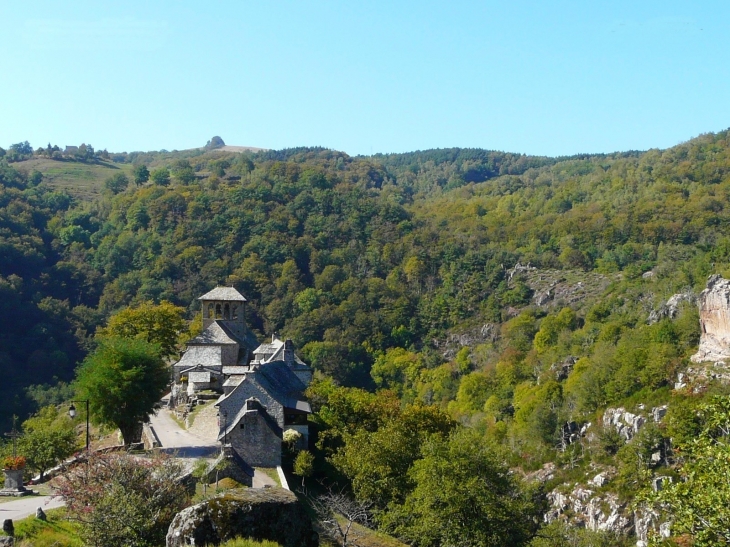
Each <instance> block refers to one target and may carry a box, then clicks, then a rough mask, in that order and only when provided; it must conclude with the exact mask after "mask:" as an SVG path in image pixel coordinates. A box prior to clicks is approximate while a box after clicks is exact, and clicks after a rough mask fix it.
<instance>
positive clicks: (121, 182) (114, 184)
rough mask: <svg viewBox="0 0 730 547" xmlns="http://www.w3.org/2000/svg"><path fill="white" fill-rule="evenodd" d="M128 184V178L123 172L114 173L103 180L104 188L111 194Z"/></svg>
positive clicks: (118, 191) (123, 188) (124, 188)
mask: <svg viewBox="0 0 730 547" xmlns="http://www.w3.org/2000/svg"><path fill="white" fill-rule="evenodd" d="M127 186H129V179H128V178H127V175H125V174H124V173H115V174H114V175H112V176H110V177H109V178H107V179H106V180H105V181H104V188H106V189H107V190H109V191H111V193H112V194H118V193H120V192H123V191H124V190H126V188H127Z"/></svg>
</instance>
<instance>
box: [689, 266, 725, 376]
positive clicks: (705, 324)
mask: <svg viewBox="0 0 730 547" xmlns="http://www.w3.org/2000/svg"><path fill="white" fill-rule="evenodd" d="M699 308H700V330H701V331H702V335H701V337H700V346H699V348H698V350H697V353H696V354H694V355H693V356H692V361H694V362H695V363H701V362H704V361H724V360H725V359H728V358H730V280H727V279H724V278H723V277H722V276H720V275H711V276H710V277H709V279H708V280H707V288H705V290H704V291H702V292H701V293H700V297H699Z"/></svg>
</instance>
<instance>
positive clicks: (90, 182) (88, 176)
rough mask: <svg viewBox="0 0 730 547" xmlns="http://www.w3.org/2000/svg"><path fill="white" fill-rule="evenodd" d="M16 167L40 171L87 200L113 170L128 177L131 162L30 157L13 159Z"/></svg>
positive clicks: (55, 184) (52, 183) (48, 180)
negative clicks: (87, 161)
mask: <svg viewBox="0 0 730 547" xmlns="http://www.w3.org/2000/svg"><path fill="white" fill-rule="evenodd" d="M12 166H13V167H14V168H15V169H17V170H18V171H22V172H24V173H30V172H32V171H38V172H40V173H42V174H43V180H44V182H46V183H48V184H49V185H50V186H52V187H54V188H57V189H59V190H66V191H67V192H68V193H69V194H71V195H72V196H74V197H77V198H79V199H82V200H90V199H93V198H95V197H97V196H99V195H100V194H101V189H102V188H103V187H104V181H105V180H106V179H107V178H109V177H110V176H111V175H114V174H115V173H119V172H123V173H125V174H126V175H127V176H128V177H129V178H130V180H131V178H132V165H127V164H119V163H112V162H99V163H81V162H77V161H59V160H51V159H47V158H33V159H30V160H27V161H21V162H17V163H13V164H12Z"/></svg>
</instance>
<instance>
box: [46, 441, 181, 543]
mask: <svg viewBox="0 0 730 547" xmlns="http://www.w3.org/2000/svg"><path fill="white" fill-rule="evenodd" d="M182 474H183V466H182V464H180V463H179V462H177V461H176V460H175V459H173V458H171V457H169V456H166V455H164V454H158V455H155V456H152V457H151V458H138V457H134V456H132V455H129V454H124V453H112V454H100V453H91V454H90V455H89V459H88V462H86V463H82V464H79V465H77V466H76V467H74V468H73V469H71V470H70V471H69V472H68V473H66V474H65V475H62V476H60V477H57V478H56V479H54V481H53V486H54V487H55V488H56V492H57V493H56V495H57V496H60V497H61V498H62V499H63V500H64V502H65V503H66V508H67V512H68V513H67V514H68V518H69V519H70V520H73V521H76V522H78V523H79V524H80V525H81V535H82V537H83V539H84V540H85V541H86V543H85V544H86V545H93V546H95V547H116V546H119V545H125V546H129V547H148V546H150V545H164V543H165V534H166V533H167V529H168V527H169V525H170V523H171V522H172V519H173V518H174V516H175V515H176V514H177V512H178V511H180V510H181V509H182V508H183V507H185V505H186V504H187V501H188V496H187V493H186V491H185V487H184V486H183V485H182V483H181V481H180V477H181V476H182Z"/></svg>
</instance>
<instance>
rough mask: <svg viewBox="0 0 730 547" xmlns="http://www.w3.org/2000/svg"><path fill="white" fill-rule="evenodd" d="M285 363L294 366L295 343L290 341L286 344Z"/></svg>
mask: <svg viewBox="0 0 730 547" xmlns="http://www.w3.org/2000/svg"><path fill="white" fill-rule="evenodd" d="M284 362H285V363H286V364H287V365H293V364H294V343H293V342H292V341H291V340H290V339H287V340H286V341H285V342H284Z"/></svg>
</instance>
